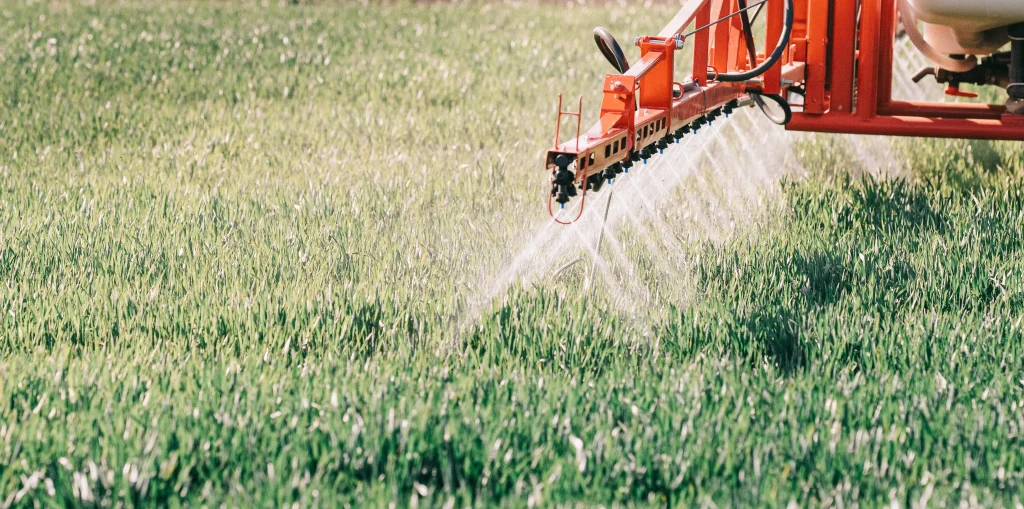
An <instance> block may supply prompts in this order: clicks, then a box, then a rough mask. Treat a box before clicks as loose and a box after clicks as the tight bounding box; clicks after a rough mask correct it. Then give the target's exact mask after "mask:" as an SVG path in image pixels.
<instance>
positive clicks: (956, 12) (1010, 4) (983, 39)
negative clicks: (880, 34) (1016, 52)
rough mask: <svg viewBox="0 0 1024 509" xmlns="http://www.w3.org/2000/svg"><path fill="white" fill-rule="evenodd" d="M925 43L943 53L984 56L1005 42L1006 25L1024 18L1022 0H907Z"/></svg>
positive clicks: (1006, 39)
mask: <svg viewBox="0 0 1024 509" xmlns="http://www.w3.org/2000/svg"><path fill="white" fill-rule="evenodd" d="M910 5H911V7H912V9H913V10H914V13H915V14H916V15H917V17H918V18H919V19H920V20H921V21H923V22H925V23H926V25H925V31H924V37H925V40H926V41H928V44H930V45H932V46H933V47H934V48H935V49H936V50H938V51H940V52H942V53H946V54H965V53H969V54H975V55H985V54H989V53H992V52H993V51H996V50H997V49H999V48H1000V47H1001V46H1003V45H1004V44H1006V43H1007V42H1009V37H1008V36H1007V35H1006V27H1007V25H1012V24H1014V23H1019V22H1022V21H1024V0H969V1H968V0H910Z"/></svg>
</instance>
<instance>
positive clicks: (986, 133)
mask: <svg viewBox="0 0 1024 509" xmlns="http://www.w3.org/2000/svg"><path fill="white" fill-rule="evenodd" d="M786 129H787V130H790V131H815V132H828V133H845V134H877V135H884V136H914V137H930V138H972V139H987V140H1017V141H1024V119H1021V120H1016V119H1014V120H1007V119H1001V120H1000V119H968V118H943V119H932V118H925V117H908V116H893V117H874V118H870V119H865V118H863V117H861V116H860V115H855V114H845V115H839V114H831V115H820V116H817V115H806V114H802V113H796V114H794V115H793V120H792V121H790V123H789V124H787V125H786Z"/></svg>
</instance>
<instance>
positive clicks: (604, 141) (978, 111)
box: [546, 0, 1024, 184]
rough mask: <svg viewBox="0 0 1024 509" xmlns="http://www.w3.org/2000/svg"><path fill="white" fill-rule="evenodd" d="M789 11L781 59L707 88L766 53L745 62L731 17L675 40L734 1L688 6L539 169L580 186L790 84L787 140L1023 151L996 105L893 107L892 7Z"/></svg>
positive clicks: (817, 1) (796, 1)
mask: <svg viewBox="0 0 1024 509" xmlns="http://www.w3.org/2000/svg"><path fill="white" fill-rule="evenodd" d="M786 1H787V0H767V2H766V5H765V7H764V10H765V16H767V17H766V27H767V30H766V38H765V41H764V53H768V52H769V51H770V49H771V48H774V47H775V46H776V42H777V41H778V38H779V37H780V35H781V33H782V30H783V17H784V9H785V2H786ZM793 5H794V13H793V14H794V16H793V17H794V22H793V28H792V32H791V36H790V46H789V48H788V51H787V52H786V54H785V55H784V56H783V58H782V59H780V61H779V62H778V63H776V64H775V65H774V66H772V67H771V68H770V69H769V70H768V71H767V72H765V73H764V74H762V75H761V76H760V77H758V78H757V79H755V80H752V81H748V82H742V83H724V82H718V81H715V80H714V79H709V73H708V70H709V67H710V68H713V69H714V70H715V71H716V72H735V71H738V70H745V69H749V68H750V66H752V65H757V64H758V63H759V62H760V61H762V60H763V59H764V58H765V57H764V53H762V54H759V56H758V60H759V62H748V58H747V51H746V41H744V34H743V30H742V28H741V26H740V22H739V19H738V16H733V17H732V18H730V19H729V20H725V21H722V22H720V23H717V24H715V25H713V26H711V27H710V28H708V29H706V30H700V31H697V32H696V33H694V34H693V35H692V36H691V37H689V38H686V39H684V38H683V37H682V35H681V34H682V33H683V31H684V29H685V28H686V27H688V26H693V27H704V26H706V25H708V24H709V23H711V22H712V20H721V19H722V18H724V17H726V16H728V15H729V14H732V13H735V12H736V9H737V2H736V0H687V1H686V3H685V4H684V5H683V6H682V8H681V9H680V11H679V13H677V14H676V16H675V17H674V18H673V19H672V20H671V21H670V22H669V24H668V25H667V26H666V27H665V28H664V29H662V31H661V32H659V33H658V35H657V36H653V37H641V38H638V39H637V45H638V46H639V47H640V59H639V60H638V61H637V62H636V63H635V64H634V65H633V66H632V67H631V68H630V69H629V70H628V71H627V72H625V73H623V74H608V75H606V76H605V80H604V87H603V94H604V96H603V99H602V102H601V112H600V119H599V121H598V122H597V123H596V124H594V126H593V127H592V128H591V129H590V130H589V131H587V133H586V134H583V135H580V134H579V129H580V124H579V119H578V120H577V136H576V138H574V139H573V140H569V141H566V142H563V143H561V144H559V143H558V142H559V140H558V132H557V131H556V135H555V147H554V148H553V149H552V150H550V151H549V152H548V156H547V161H546V163H547V167H548V168H549V169H551V170H552V171H555V169H556V168H555V159H556V157H558V156H559V155H567V156H570V157H572V160H573V161H575V162H576V165H575V167H574V168H573V169H574V170H575V181H576V183H578V184H583V183H585V182H586V179H587V176H588V175H593V174H595V172H599V171H602V170H604V169H606V168H607V167H609V166H611V165H613V164H616V163H620V162H623V161H626V160H628V158H629V155H630V153H635V152H637V151H640V150H641V149H644V148H647V147H649V146H650V145H652V144H654V143H657V142H658V140H660V139H664V138H665V137H666V136H668V135H670V134H671V133H672V132H673V131H675V130H676V129H678V128H679V127H680V126H685V125H687V124H690V123H692V122H693V121H694V120H695V119H697V118H699V117H701V116H702V115H706V114H708V112H710V111H712V110H717V109H718V108H720V107H721V106H722V105H725V104H727V103H729V102H731V101H735V100H740V99H744V98H746V96H747V95H748V91H749V92H753V91H756V92H759V93H765V94H785V93H786V92H787V90H788V88H789V87H791V86H796V85H800V86H802V87H803V89H804V94H805V100H804V104H803V105H802V106H803V108H802V111H800V112H796V113H794V114H793V118H792V120H791V121H790V122H789V124H788V125H787V126H786V127H787V129H790V130H795V131H819V132H831V133H853V134H879V135H896V136H930V137H948V138H986V139H1002V140H1022V141H1024V118H1022V117H1019V116H1013V115H1008V114H1006V112H1005V108H1004V107H1002V106H1000V105H988V104H970V103H941V102H912V101H894V100H893V98H892V77H893V49H894V41H895V33H896V23H897V9H896V0H793ZM858 13H859V16H860V19H859V23H858V22H857V21H856V20H857V15H858ZM683 42H685V44H686V45H687V46H688V47H689V48H690V49H691V50H692V57H691V58H692V62H693V67H692V69H693V70H692V74H691V76H690V80H691V81H692V82H694V83H696V84H697V86H696V87H695V88H694V89H692V90H689V91H682V92H681V93H680V94H679V95H678V96H677V95H675V94H674V92H673V89H674V86H676V85H678V83H677V82H678V81H683V80H676V79H675V78H674V62H675V58H676V52H677V51H678V48H677V46H678V47H682V45H683ZM936 86H941V85H938V84H936ZM680 89H681V87H680ZM580 108H581V109H580V112H581V111H582V99H581V102H580ZM580 112H576V113H573V112H565V111H562V106H561V97H559V107H558V123H559V126H560V125H561V119H562V116H563V115H576V116H577V117H580V116H581V114H580ZM559 128H560V127H559Z"/></svg>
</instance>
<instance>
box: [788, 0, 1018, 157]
mask: <svg viewBox="0 0 1024 509" xmlns="http://www.w3.org/2000/svg"><path fill="white" fill-rule="evenodd" d="M811 3H812V4H815V5H812V7H811V8H812V12H811V16H812V20H813V18H814V17H815V16H820V15H821V13H819V12H813V9H815V7H818V9H822V8H823V7H821V6H822V5H824V4H829V6H830V8H831V9H832V23H831V26H832V33H831V36H830V39H831V42H832V44H831V53H830V58H829V60H828V61H824V62H821V61H819V60H818V58H817V57H816V56H814V55H811V54H810V53H809V54H808V63H807V66H808V82H807V84H806V85H807V90H808V94H810V90H811V89H812V87H817V83H818V82H817V80H816V76H815V75H814V73H813V72H812V71H811V69H814V68H815V67H816V66H817V65H818V64H822V63H823V64H825V66H826V69H827V72H828V74H829V75H830V78H829V79H828V84H829V87H828V90H827V91H826V100H829V102H830V104H829V107H828V108H826V109H825V110H823V111H821V112H818V111H814V110H812V109H811V108H805V110H804V111H803V112H802V113H795V114H794V115H793V120H792V121H791V122H790V123H789V124H788V125H787V126H786V128H787V129H790V130H794V131H818V132H831V133H850V134H877V135H886V136H927V137H938V138H978V139H992V140H1017V141H1024V118H1021V117H1020V116H1016V115H1008V114H1006V112H1005V108H1004V107H1003V106H1002V105H994V104H979V103H973V104H972V103H943V102H915V101H895V100H893V98H892V77H893V74H892V73H893V42H894V40H895V33H896V22H897V9H896V2H895V0H860V1H859V2H858V1H857V0H829V1H824V0H823V1H820V2H818V1H816V0H811ZM858 6H859V8H860V24H859V26H858V25H857V24H856V23H854V22H853V20H854V19H855V13H856V12H857V9H858ZM855 48H856V50H855ZM855 68H856V73H855V72H854V69H855ZM855 74H856V77H854V76H855ZM936 86H942V85H938V84H936ZM854 98H856V101H855V100H854ZM808 100H810V95H809V96H808Z"/></svg>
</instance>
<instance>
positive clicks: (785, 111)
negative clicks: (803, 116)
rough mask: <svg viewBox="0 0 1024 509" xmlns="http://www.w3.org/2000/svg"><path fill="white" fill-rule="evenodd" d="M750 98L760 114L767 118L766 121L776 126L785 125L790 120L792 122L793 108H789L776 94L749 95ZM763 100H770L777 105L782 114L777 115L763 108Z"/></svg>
mask: <svg viewBox="0 0 1024 509" xmlns="http://www.w3.org/2000/svg"><path fill="white" fill-rule="evenodd" d="M750 98H751V99H752V100H753V101H754V104H757V107H758V108H761V113H764V116H766V117H768V120H771V121H772V122H774V123H776V124H778V125H786V124H788V123H789V121H790V120H793V108H790V106H789V103H788V102H787V101H786V100H785V99H783V98H782V96H781V95H778V94H750ZM765 99H770V100H771V101H772V102H774V103H775V104H778V105H779V108H781V109H782V114H781V115H778V114H776V113H774V112H772V111H771V110H769V109H768V108H767V107H766V106H765V101H764V100H765Z"/></svg>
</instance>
